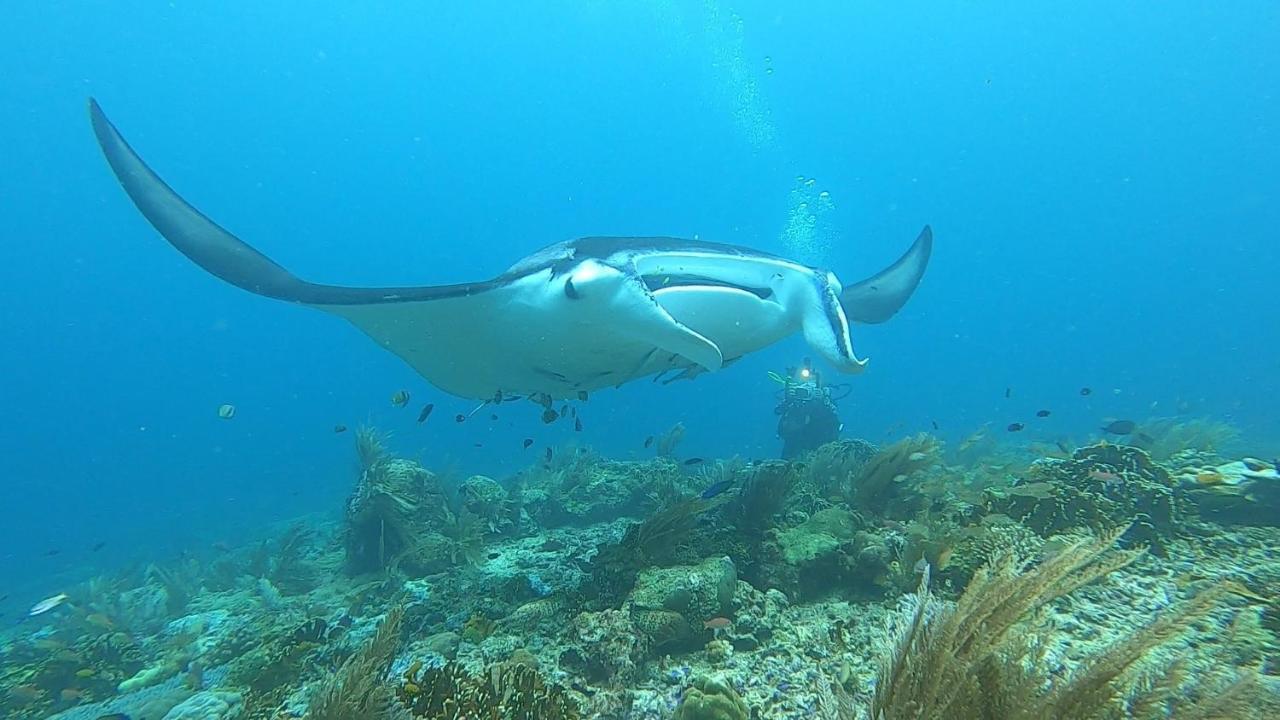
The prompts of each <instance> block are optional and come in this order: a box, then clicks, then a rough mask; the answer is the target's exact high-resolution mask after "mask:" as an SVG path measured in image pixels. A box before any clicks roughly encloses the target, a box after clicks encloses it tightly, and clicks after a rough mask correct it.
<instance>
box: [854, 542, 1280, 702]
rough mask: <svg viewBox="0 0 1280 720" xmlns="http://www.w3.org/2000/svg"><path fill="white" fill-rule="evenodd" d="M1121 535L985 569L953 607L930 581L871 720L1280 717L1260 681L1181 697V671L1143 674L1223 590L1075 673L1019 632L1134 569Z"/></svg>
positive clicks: (1205, 678) (901, 637) (899, 642)
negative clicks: (1051, 606) (1118, 543)
mask: <svg viewBox="0 0 1280 720" xmlns="http://www.w3.org/2000/svg"><path fill="white" fill-rule="evenodd" d="M1117 537H1118V533H1113V534H1110V535H1106V536H1103V537H1101V538H1098V539H1081V540H1077V541H1075V542H1073V543H1071V544H1070V545H1068V546H1067V547H1066V548H1065V549H1063V550H1062V551H1061V552H1059V553H1058V554H1057V555H1055V556H1053V557H1051V558H1049V559H1047V560H1045V561H1043V562H1042V563H1040V564H1039V565H1037V566H1035V567H1030V568H1028V567H1027V565H1026V563H1025V562H1023V561H1020V560H1018V559H1016V558H1015V557H1014V556H1013V555H1011V554H1006V555H1004V556H1003V557H1001V558H998V559H996V560H994V561H993V562H992V564H991V565H989V566H987V567H985V568H983V569H981V570H979V571H978V572H977V573H976V574H975V575H974V578H973V581H972V582H971V583H970V585H969V587H968V589H967V590H966V591H965V592H964V594H963V595H961V597H960V598H959V600H958V601H957V602H956V604H955V605H954V606H951V605H947V604H944V603H943V602H941V601H939V600H938V599H936V598H935V597H933V596H932V595H931V594H930V592H929V589H928V574H927V573H926V574H925V578H924V580H923V581H922V582H921V585H920V589H919V591H918V592H917V593H916V595H915V596H913V597H912V598H911V601H910V603H909V605H908V609H907V610H906V611H905V612H904V613H903V616H902V618H901V622H900V627H899V629H898V631H897V634H896V639H895V641H894V643H893V646H892V647H891V648H890V649H889V651H888V652H887V653H886V654H885V657H884V660H883V663H882V665H881V669H880V677H879V680H878V682H877V684H876V690H875V695H874V697H873V699H872V702H871V705H870V708H869V717H871V718H877V719H879V720H906V719H908V718H910V719H911V720H942V719H944V718H954V717H966V718H968V717H973V718H987V717H990V718H997V717H998V718H1002V719H1003V720H1035V719H1043V718H1055V719H1056V720H1100V719H1104V718H1106V719H1109V718H1117V719H1118V718H1122V717H1124V718H1128V717H1136V718H1157V717H1174V718H1227V717H1230V718H1242V719H1243V718H1253V717H1258V718H1261V717H1273V716H1274V715H1272V714H1270V713H1272V712H1274V710H1275V707H1274V705H1272V704H1270V703H1271V702H1272V701H1271V700H1268V699H1267V698H1265V697H1264V696H1263V694H1262V693H1260V692H1259V689H1258V686H1257V684H1256V678H1255V677H1254V676H1253V675H1249V674H1244V675H1240V676H1239V677H1233V676H1232V675H1233V674H1232V673H1230V672H1222V671H1219V672H1215V671H1213V670H1205V675H1202V676H1201V677H1200V681H1199V683H1198V685H1199V687H1200V689H1201V690H1202V692H1200V693H1192V694H1190V695H1188V694H1185V693H1176V694H1175V692H1174V691H1175V690H1178V689H1180V688H1181V686H1182V685H1183V674H1182V670H1183V669H1184V666H1183V664H1182V663H1180V662H1175V663H1173V664H1171V665H1164V666H1163V667H1147V668H1144V669H1145V670H1146V671H1145V672H1143V673H1139V672H1136V669H1137V668H1139V667H1141V666H1143V665H1151V663H1150V662H1148V656H1149V655H1150V654H1151V652H1152V650H1154V649H1155V648H1158V647H1160V646H1162V645H1164V644H1166V643H1168V642H1170V641H1172V640H1174V639H1175V638H1177V637H1178V636H1179V634H1180V633H1182V632H1183V631H1184V630H1186V629H1187V627H1188V626H1189V625H1191V624H1192V623H1193V622H1195V621H1196V620H1198V619H1200V618H1203V617H1204V616H1205V615H1207V614H1208V613H1209V612H1210V611H1211V610H1213V609H1214V608H1215V607H1216V606H1217V605H1218V604H1219V603H1220V601H1221V600H1222V599H1223V596H1224V594H1225V593H1226V590H1225V589H1224V588H1221V587H1219V588H1215V589H1214V590H1210V591H1206V592H1204V593H1202V594H1200V595H1198V596H1196V597H1194V598H1192V599H1191V600H1188V601H1186V602H1184V603H1182V604H1180V605H1177V606H1174V607H1173V608H1171V609H1169V610H1167V611H1166V612H1165V613H1164V614H1162V615H1161V616H1159V617H1157V618H1156V619H1155V620H1154V621H1153V622H1152V623H1150V624H1149V625H1147V626H1146V627H1144V628H1142V629H1140V630H1138V631H1137V632H1135V633H1133V634H1132V635H1130V636H1129V637H1128V638H1126V639H1124V640H1121V641H1120V642H1118V643H1116V644H1114V645H1112V646H1111V647H1109V648H1107V649H1106V650H1104V651H1102V652H1100V653H1099V654H1097V655H1095V656H1093V657H1092V658H1089V659H1088V660H1087V661H1086V662H1085V663H1083V664H1082V665H1081V666H1080V667H1079V668H1078V669H1077V670H1076V671H1074V672H1069V673H1066V674H1061V673H1056V674H1055V673H1054V672H1052V671H1051V670H1050V668H1049V667H1047V664H1046V663H1045V662H1044V659H1043V657H1042V656H1041V655H1040V651H1041V648H1039V647H1037V646H1036V645H1034V644H1033V643H1032V641H1031V640H1030V638H1031V637H1033V636H1034V633H1030V632H1020V631H1018V629H1019V628H1022V627H1024V626H1025V624H1026V623H1027V622H1029V621H1032V620H1034V619H1035V616H1036V615H1037V611H1039V610H1040V609H1041V608H1044V607H1045V606H1046V605H1047V604H1048V603H1050V602H1052V601H1053V600H1055V599H1057V598H1060V597H1063V596H1065V595H1069V594H1071V593H1072V592H1074V591H1075V590H1077V589H1079V588H1080V587H1082V586H1084V585H1086V584H1088V583H1090V582H1093V581H1095V580H1097V579H1099V578H1102V577H1105V576H1106V575H1108V574H1110V573H1111V572H1113V571H1115V570H1118V569H1120V568H1122V567H1125V566H1126V565H1128V564H1130V563H1132V562H1133V561H1134V560H1135V559H1136V558H1137V557H1138V555H1139V554H1140V553H1139V552H1137V551H1117V550H1114V549H1113V544H1114V542H1115V540H1116V538H1117ZM1187 697H1190V698H1191V699H1186V698H1187ZM1272 700H1273V699H1272ZM1170 711H1171V712H1170ZM1166 713H1168V714H1166Z"/></svg>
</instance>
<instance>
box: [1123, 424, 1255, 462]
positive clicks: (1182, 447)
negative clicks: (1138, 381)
mask: <svg viewBox="0 0 1280 720" xmlns="http://www.w3.org/2000/svg"><path fill="white" fill-rule="evenodd" d="M1139 427H1140V430H1141V433H1139V434H1138V435H1137V436H1136V437H1134V438H1133V442H1136V443H1138V444H1139V445H1140V446H1141V447H1142V448H1143V449H1145V450H1146V451H1147V452H1149V453H1151V457H1153V458H1155V459H1156V460H1158V461H1160V462H1164V461H1166V460H1169V459H1171V458H1172V457H1173V456H1174V455H1176V454H1178V453H1180V452H1186V451H1193V452H1197V453H1209V454H1216V453H1221V452H1224V451H1225V450H1227V449H1228V448H1230V447H1231V446H1232V445H1233V444H1234V443H1236V441H1238V440H1239V439H1240V431H1239V430H1238V429H1236V428H1235V427H1233V426H1231V425H1228V424H1227V423H1224V422H1221V421H1218V420H1211V419H1209V418H1173V417H1164V418H1151V419H1150V420H1147V421H1145V422H1143V423H1142V424H1141V425H1140V426H1139Z"/></svg>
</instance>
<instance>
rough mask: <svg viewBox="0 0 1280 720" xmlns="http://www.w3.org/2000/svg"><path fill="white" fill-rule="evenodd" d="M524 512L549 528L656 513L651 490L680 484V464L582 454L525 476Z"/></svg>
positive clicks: (523, 485) (666, 461) (522, 494)
mask: <svg viewBox="0 0 1280 720" xmlns="http://www.w3.org/2000/svg"><path fill="white" fill-rule="evenodd" d="M522 479H523V483H522V489H521V497H522V500H523V502H524V507H525V510H526V511H527V512H528V513H529V515H530V516H531V517H532V518H533V519H534V520H536V521H537V522H538V524H539V525H541V526H542V527H545V528H552V527H559V526H562V525H573V526H586V525H590V524H592V523H597V522H607V521H610V520H615V519H617V518H619V517H635V516H639V515H644V514H646V513H649V512H651V511H653V509H654V508H655V507H656V505H657V502H656V500H655V499H654V497H653V492H652V491H653V488H654V487H658V486H662V485H672V484H675V485H678V484H679V483H680V482H681V481H682V480H683V475H682V473H681V472H680V466H679V465H677V464H676V463H675V462H674V461H672V460H669V459H666V458H656V459H654V460H649V461H646V462H623V461H616V460H603V459H600V458H597V457H594V456H592V455H590V454H587V453H581V454H579V455H577V456H575V457H574V458H573V459H571V460H566V461H564V462H563V464H561V465H559V466H557V467H554V468H540V469H538V471H537V472H530V473H528V474H527V475H526V476H525V477H523V478H522Z"/></svg>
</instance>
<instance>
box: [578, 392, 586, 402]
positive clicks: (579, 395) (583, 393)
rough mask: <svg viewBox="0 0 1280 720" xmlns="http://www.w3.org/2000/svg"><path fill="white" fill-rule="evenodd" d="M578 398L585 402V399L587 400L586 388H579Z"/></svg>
mask: <svg viewBox="0 0 1280 720" xmlns="http://www.w3.org/2000/svg"><path fill="white" fill-rule="evenodd" d="M578 399H579V400H581V401H582V402H586V401H587V391H586V390H579V391H578Z"/></svg>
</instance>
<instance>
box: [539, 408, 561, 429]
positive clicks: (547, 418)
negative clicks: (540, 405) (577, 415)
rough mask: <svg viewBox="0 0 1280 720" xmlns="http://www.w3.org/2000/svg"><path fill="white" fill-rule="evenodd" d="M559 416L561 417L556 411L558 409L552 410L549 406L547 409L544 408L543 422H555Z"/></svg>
mask: <svg viewBox="0 0 1280 720" xmlns="http://www.w3.org/2000/svg"><path fill="white" fill-rule="evenodd" d="M558 417H560V415H559V414H558V413H556V411H555V410H552V409H551V408H547V409H546V410H543V411H542V422H543V423H544V424H548V425H549V424H551V423H553V422H555V421H556V418H558Z"/></svg>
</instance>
